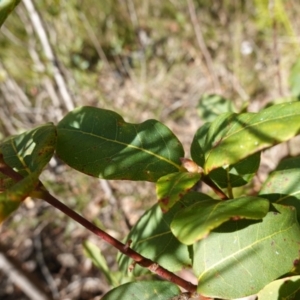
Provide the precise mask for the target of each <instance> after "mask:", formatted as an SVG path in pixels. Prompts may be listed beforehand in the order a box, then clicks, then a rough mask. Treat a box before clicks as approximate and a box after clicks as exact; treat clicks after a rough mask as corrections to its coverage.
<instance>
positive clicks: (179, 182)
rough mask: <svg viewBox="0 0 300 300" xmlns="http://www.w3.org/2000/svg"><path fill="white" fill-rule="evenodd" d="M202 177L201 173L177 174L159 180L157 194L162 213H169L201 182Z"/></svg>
mask: <svg viewBox="0 0 300 300" xmlns="http://www.w3.org/2000/svg"><path fill="white" fill-rule="evenodd" d="M200 177H201V175H200V174H199V173H188V172H177V173H173V174H168V175H166V176H163V177H161V178H159V180H158V181H157V183H156V194H157V197H158V204H159V206H160V208H161V209H162V211H163V212H164V213H165V212H167V211H168V210H169V209H170V208H171V207H172V206H173V205H174V204H175V203H176V202H177V201H178V200H180V199H181V198H182V196H183V195H185V194H186V193H187V192H188V191H189V190H190V189H191V188H192V187H193V186H194V185H195V184H196V183H197V182H198V181H199V180H200Z"/></svg>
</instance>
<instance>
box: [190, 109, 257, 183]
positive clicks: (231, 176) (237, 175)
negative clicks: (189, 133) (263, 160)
mask: <svg viewBox="0 0 300 300" xmlns="http://www.w3.org/2000/svg"><path fill="white" fill-rule="evenodd" d="M230 116H231V114H225V115H223V116H221V117H220V118H219V121H221V124H222V123H223V122H224V121H225V120H226V119H227V118H229V117H230ZM211 126H212V123H205V124H204V125H203V126H202V127H200V128H199V129H198V130H197V132H196V134H195V136H194V139H193V142H192V145H191V157H192V158H193V160H194V161H195V162H196V163H198V165H199V166H201V167H204V165H205V152H206V151H208V150H209V149H210V146H209V145H208V144H206V138H207V135H208V131H209V129H210V127H211ZM214 126H215V125H214ZM259 164H260V153H254V154H253V155H250V156H249V157H246V158H244V159H242V160H241V161H239V162H237V163H235V164H233V165H230V166H225V168H224V167H220V168H217V169H214V170H212V171H211V172H210V173H209V174H208V176H209V178H210V179H211V180H212V181H213V182H214V183H215V184H216V185H217V186H219V187H220V188H228V187H231V188H234V187H239V186H243V185H245V184H247V183H248V182H249V181H250V180H251V179H252V178H253V176H254V175H255V173H256V171H257V170H258V168H259Z"/></svg>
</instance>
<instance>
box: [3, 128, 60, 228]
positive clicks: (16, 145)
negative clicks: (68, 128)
mask: <svg viewBox="0 0 300 300" xmlns="http://www.w3.org/2000/svg"><path fill="white" fill-rule="evenodd" d="M55 145H56V129H55V127H54V126H53V124H45V125H42V126H39V127H37V128H35V129H33V130H30V131H27V132H24V133H22V134H19V135H16V136H12V137H9V138H8V139H6V140H4V141H3V142H2V143H1V145H0V152H1V153H2V155H3V160H4V161H5V163H6V164H7V165H8V166H10V167H11V168H13V169H15V170H16V171H17V172H18V173H20V174H21V175H23V177H24V178H23V179H22V180H20V181H18V182H15V181H14V180H12V179H10V178H9V177H8V176H6V175H4V174H1V176H0V188H1V190H4V192H3V193H1V194H0V223H1V222H2V221H3V220H4V219H6V218H7V217H8V216H9V215H10V214H11V213H12V212H13V211H15V210H16V209H17V208H18V206H19V205H20V203H21V202H22V201H23V200H24V199H25V198H26V197H27V196H29V195H30V194H31V192H33V191H34V189H35V187H36V186H37V184H38V182H39V175H40V173H41V172H42V170H43V168H44V167H45V165H46V164H47V163H48V162H49V160H50V159H51V157H52V155H53V153H54V150H55Z"/></svg>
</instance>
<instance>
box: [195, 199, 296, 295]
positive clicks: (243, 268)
mask: <svg viewBox="0 0 300 300" xmlns="http://www.w3.org/2000/svg"><path fill="white" fill-rule="evenodd" d="M274 207H275V210H274V211H270V212H269V213H268V214H267V215H266V216H265V217H264V218H263V220H262V222H253V221H249V220H241V221H229V222H227V223H225V224H223V225H221V226H220V227H218V228H217V229H215V230H214V231H212V232H211V233H210V235H209V236H208V237H207V238H206V239H203V240H201V241H200V242H198V243H196V244H194V258H193V269H194V272H195V274H196V276H197V277H198V282H199V283H198V292H199V293H200V294H203V295H205V296H212V297H217V298H225V299H232V298H239V297H245V296H247V295H252V294H255V293H257V292H259V291H260V290H261V289H262V288H263V287H264V286H265V285H267V284H268V283H270V282H271V281H273V280H274V279H276V278H278V277H280V276H282V275H284V274H286V273H288V272H289V271H290V270H291V269H293V267H294V264H295V261H297V260H298V259H299V253H300V228H299V224H298V222H297V218H296V212H295V209H294V208H293V207H289V206H282V205H279V204H274Z"/></svg>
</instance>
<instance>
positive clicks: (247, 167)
mask: <svg viewBox="0 0 300 300" xmlns="http://www.w3.org/2000/svg"><path fill="white" fill-rule="evenodd" d="M259 164H260V152H258V153H254V154H252V155H250V156H248V157H246V158H244V159H242V160H241V161H239V162H237V163H236V164H233V165H230V166H229V167H228V168H227V169H224V168H223V167H221V168H218V169H215V170H212V171H211V172H210V173H209V175H208V176H209V178H210V179H211V180H212V181H213V182H214V183H215V184H216V185H217V186H219V187H220V188H228V187H232V188H234V187H239V186H243V185H245V184H247V183H248V182H250V181H251V179H252V178H253V177H254V175H255V174H256V172H257V170H258V168H259Z"/></svg>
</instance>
